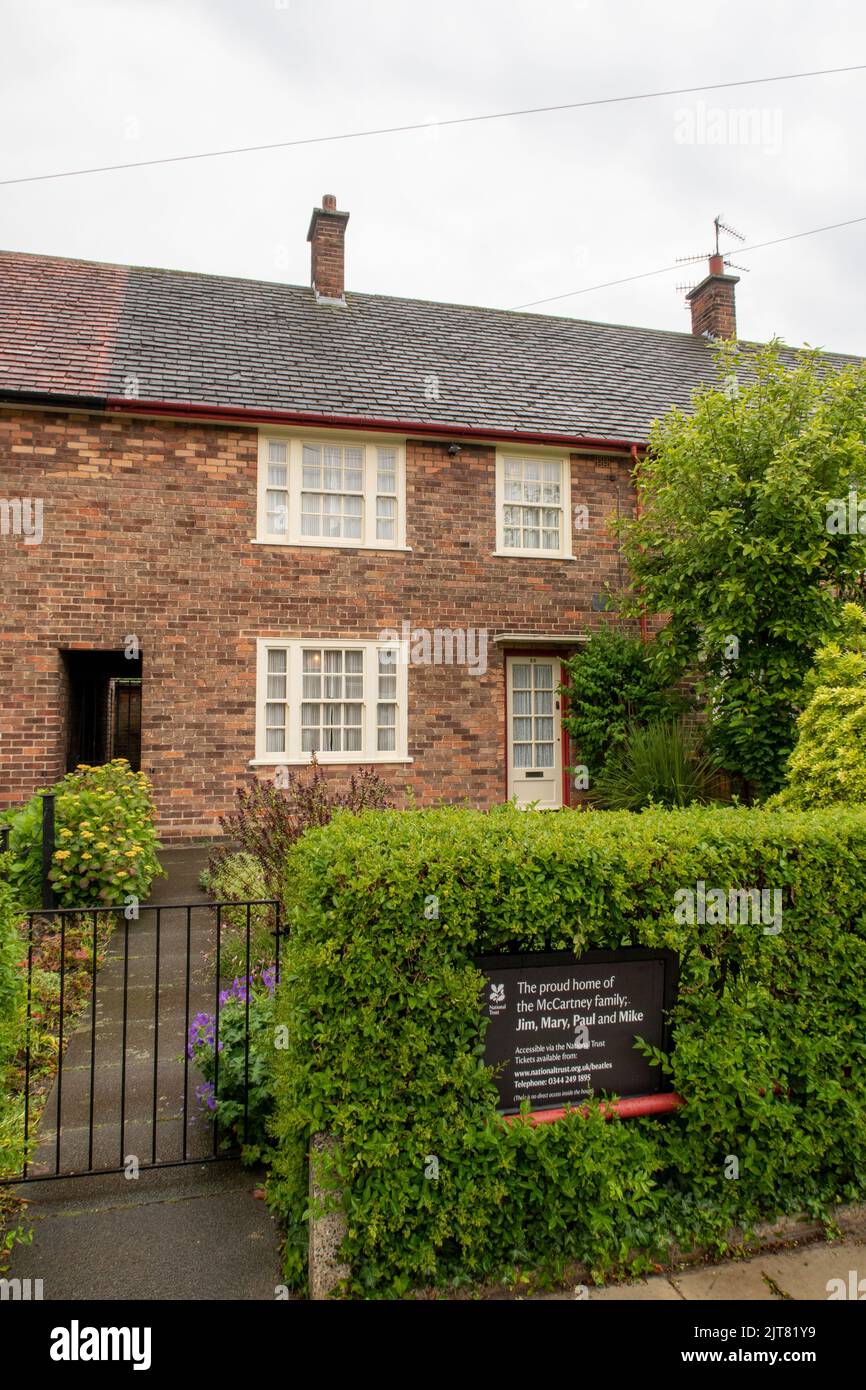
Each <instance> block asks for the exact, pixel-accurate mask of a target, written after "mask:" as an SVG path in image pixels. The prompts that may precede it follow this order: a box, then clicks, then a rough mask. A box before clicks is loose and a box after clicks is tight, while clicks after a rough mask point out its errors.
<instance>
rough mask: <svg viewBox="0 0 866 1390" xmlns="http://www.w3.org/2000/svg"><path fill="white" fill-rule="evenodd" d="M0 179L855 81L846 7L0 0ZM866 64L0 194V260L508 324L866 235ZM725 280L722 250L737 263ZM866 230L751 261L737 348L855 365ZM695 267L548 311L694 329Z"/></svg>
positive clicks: (746, 0)
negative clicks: (319, 292)
mask: <svg viewBox="0 0 866 1390" xmlns="http://www.w3.org/2000/svg"><path fill="white" fill-rule="evenodd" d="M0 15H2V32H0V52H2V73H3V81H2V90H0V178H15V177H23V176H26V175H29V174H41V173H50V172H54V171H56V170H63V169H69V168H78V167H82V166H88V165H93V164H106V163H118V162H123V161H130V160H139V159H148V158H155V157H160V156H165V155H176V154H186V153H194V152H196V151H200V150H209V149H218V148H221V147H225V146H232V145H244V144H254V143H263V142H267V141H277V140H288V139H293V138H300V137H306V136H316V135H328V134H332V133H337V132H342V131H353V130H362V129H365V128H370V127H375V126H381V125H395V124H402V123H409V122H415V121H429V120H437V119H448V118H450V117H455V116H469V115H475V114H480V113H484V112H494V111H503V110H509V109H513V108H515V107H527V106H542V105H548V104H553V103H559V102H574V101H583V100H589V99H592V98H597V97H608V96H624V95H628V94H630V93H635V92H646V91H653V90H657V89H660V88H676V87H686V86H691V85H698V84H704V83H713V82H725V81H734V80H736V79H738V78H750V77H763V76H770V75H774V74H781V73H793V72H799V71H804V70H807V69H814V68H830V67H842V66H846V65H850V64H856V63H858V62H866V42H864V37H866V33H864V31H866V6H864V5H863V4H862V0H850V3H844V0H822V3H821V4H815V3H814V0H789V2H788V3H786V2H785V0H724V3H718V2H717V0H700V3H697V0H670V3H665V0H652V3H649V4H648V3H646V0H643V2H642V3H641V0H533V2H532V3H530V0H522V2H521V3H515V0H437V3H436V4H425V5H419V4H411V3H406V0H403V3H399V0H371V2H370V3H366V2H365V0H168V3H161V0H93V3H76V0H0ZM864 97H866V71H864V72H860V73H851V74H846V75H841V76H832V77H816V78H806V79H803V80H800V81H796V82H778V83H774V84H771V85H767V86H759V87H743V88H739V89H733V90H730V91H722V92H716V93H713V92H708V93H704V94H698V95H694V96H680V97H670V98H661V99H658V100H652V101H639V102H632V103H625V104H621V105H615V106H602V107H598V108H595V109H590V110H582V111H565V112H556V113H550V114H544V115H533V116H522V117H515V118H513V119H508V120H501V121H493V122H489V123H485V122H482V123H479V124H475V125H467V126H456V127H452V128H450V129H444V130H440V131H436V132H421V133H408V134H398V135H388V136H382V137H377V138H372V139H364V140H353V141H346V142H337V143H333V144H320V145H313V146H310V147H307V148H300V149H289V150H276V151H271V152H263V153H257V154H248V155H240V156H235V157H230V158H222V159H209V160H202V161H200V162H193V163H186V164H180V165H168V166H164V167H159V168H148V169H133V170H128V171H124V172H120V173H108V174H98V175H92V176H90V177H81V178H72V179H60V180H56V181H50V182H45V183H30V184H22V185H19V186H13V187H3V188H0V247H3V248H4V249H7V250H17V251H36V252H46V253H51V254H56V255H62V256H72V257H83V258H86V259H93V260H104V261H116V262H122V263H129V264H136V265H153V266H168V267H174V268H178V269H184V270H196V271H209V272H216V273H220V274H227V275H237V276H245V277H250V278H254V279H264V280H284V281H287V282H290V283H294V284H308V283H309V247H308V245H307V242H306V232H307V226H308V222H309V215H310V211H311V208H312V207H313V205H314V204H315V203H318V202H319V201H320V199H321V195H322V194H323V193H325V192H328V193H335V194H336V196H337V200H338V206H339V207H340V208H344V209H347V210H348V211H349V212H350V213H351V220H350V222H349V227H348V232H347V288H348V289H349V290H364V291H368V292H373V293H384V294H393V295H401V296H406V297H410V298H420V299H439V300H446V301H452V302H457V303H471V304H483V305H491V306H494V307H500V308H510V307H513V306H516V305H521V304H524V303H525V302H527V301H530V300H538V299H542V298H546V297H548V296H553V295H559V294H562V293H563V292H565V291H569V290H575V289H579V288H581V287H583V286H591V285H595V284H597V283H598V282H602V281H607V280H613V279H618V278H620V277H623V276H628V275H636V274H639V273H641V272H643V271H651V270H654V269H656V268H657V267H661V266H666V265H669V264H671V263H672V262H673V261H675V260H676V258H677V257H678V256H686V255H689V254H693V253H699V252H705V251H707V250H709V248H710V245H711V242H712V220H713V217H714V215H715V214H716V213H719V212H721V213H723V214H724V216H725V219H726V220H727V221H728V222H729V223H731V224H732V225H733V226H734V227H735V228H737V229H738V230H739V231H741V232H743V233H745V235H746V238H747V244H748V245H751V244H753V243H758V242H765V241H769V240H772V239H773V238H775V237H782V236H786V235H790V234H791V233H795V232H802V231H807V230H809V229H810V228H813V227H819V226H823V225H824V224H826V223H832V222H839V221H844V220H845V219H847V218H853V217H857V216H864V215H866V192H864V191H863V190H864V184H866V179H864V172H866V171H864V149H866V137H864V121H863V115H864V106H866V102H864ZM727 244H728V245H729V246H730V247H731V248H732V250H733V258H734V259H735V260H736V259H738V257H737V254H736V250H735V249H734V248H735V246H736V243H735V242H733V241H729V242H728V243H727ZM864 244H866V222H864V223H863V224H861V225H860V226H854V227H849V228H845V229H843V230H839V231H833V232H827V233H824V234H823V235H820V236H815V237H809V238H806V239H804V240H801V241H795V242H792V243H788V244H787V245H782V246H776V247H772V248H769V249H766V250H760V251H755V252H754V253H753V254H749V255H744V256H743V264H744V265H748V267H749V272H748V273H742V278H741V283H740V285H739V286H738V287H737V309H738V326H739V331H740V336H741V337H744V338H750V339H758V340H761V339H766V338H768V337H771V336H772V335H774V334H777V335H779V336H781V337H783V338H784V339H785V340H786V341H787V342H789V343H795V344H800V343H803V342H808V343H812V344H815V345H817V346H821V347H827V348H833V349H836V350H838V351H843V352H852V353H862V352H866V328H864V326H863V324H862V322H861V320H862V318H863V300H864V288H866V269H864V267H866V256H864ZM701 273H702V272H701V267H691V266H686V267H683V268H682V269H681V270H680V272H679V273H677V272H673V273H669V274H664V275H659V276H656V277H654V278H652V279H647V280H643V281H638V282H636V283H634V284H629V285H620V286H617V287H612V288H607V289H601V290H595V291H593V292H592V293H587V294H579V295H576V296H573V297H571V298H564V299H558V300H557V301H556V302H554V303H552V304H549V305H545V306H544V308H543V310H542V312H545V313H559V314H567V315H570V316H574V317H577V318H585V319H596V320H601V321H605V322H612V323H630V324H641V325H645V326H648V327H655V328H669V329H678V330H683V331H685V330H687V328H688V322H689V320H688V312H687V309H686V308H685V303H684V298H683V294H682V293H681V292H679V293H678V292H677V290H676V288H675V287H676V285H677V284H678V283H682V282H691V283H694V282H695V281H696V280H697V279H699V278H700V275H701Z"/></svg>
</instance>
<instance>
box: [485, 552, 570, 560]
mask: <svg viewBox="0 0 866 1390" xmlns="http://www.w3.org/2000/svg"><path fill="white" fill-rule="evenodd" d="M490 554H491V555H492V556H494V558H495V559H497V560H567V561H574V560H577V556H576V555H557V554H556V553H555V552H553V551H550V550H491V552H490Z"/></svg>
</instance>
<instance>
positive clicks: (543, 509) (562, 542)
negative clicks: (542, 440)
mask: <svg viewBox="0 0 866 1390" xmlns="http://www.w3.org/2000/svg"><path fill="white" fill-rule="evenodd" d="M496 551H497V554H500V555H533V556H538V555H540V556H543V557H545V558H546V559H548V560H551V559H563V558H566V559H570V558H571V555H572V548H571V487H570V470H569V461H568V456H567V455H559V456H558V455H551V454H538V455H536V454H523V453H516V452H515V453H512V452H511V451H505V450H502V451H499V452H497V455H496Z"/></svg>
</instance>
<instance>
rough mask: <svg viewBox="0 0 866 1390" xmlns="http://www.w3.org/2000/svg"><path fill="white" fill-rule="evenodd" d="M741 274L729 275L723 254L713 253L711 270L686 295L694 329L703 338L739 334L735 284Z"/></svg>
mask: <svg viewBox="0 0 866 1390" xmlns="http://www.w3.org/2000/svg"><path fill="white" fill-rule="evenodd" d="M739 283H740V277H739V275H726V274H725V262H724V259H723V257H722V256H720V255H714V256H710V273H709V275H708V276H707V277H706V279H704V280H702V281H701V283H700V284H699V285H695V288H694V289H693V290H690V291H689V293H688V294H687V295H686V299H687V300H688V301H689V305H690V307H691V311H692V332H693V333H694V334H695V335H696V336H697V337H699V338H736V336H737V312H736V305H735V303H734V285H738V284H739Z"/></svg>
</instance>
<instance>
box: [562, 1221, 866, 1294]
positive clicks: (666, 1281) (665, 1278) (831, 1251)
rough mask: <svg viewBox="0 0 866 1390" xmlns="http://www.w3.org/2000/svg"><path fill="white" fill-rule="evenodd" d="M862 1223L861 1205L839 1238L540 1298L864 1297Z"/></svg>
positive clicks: (865, 1267)
mask: <svg viewBox="0 0 866 1390" xmlns="http://www.w3.org/2000/svg"><path fill="white" fill-rule="evenodd" d="M863 1224H864V1223H863V1209H862V1208H861V1209H859V1212H858V1217H857V1221H856V1225H857V1228H858V1233H857V1234H852V1235H847V1236H844V1237H843V1238H841V1239H838V1240H833V1241H828V1240H826V1239H817V1240H814V1241H812V1242H810V1243H809V1244H805V1245H801V1244H798V1245H797V1246H796V1247H795V1248H778V1247H777V1248H772V1249H769V1250H765V1251H761V1252H759V1253H758V1254H755V1255H752V1256H751V1257H749V1258H748V1259H728V1260H725V1261H724V1262H723V1263H720V1264H715V1265H706V1264H704V1265H701V1266H700V1267H694V1268H689V1269H682V1270H679V1271H677V1272H675V1273H672V1272H667V1273H665V1274H659V1275H654V1276H653V1277H652V1278H650V1279H640V1280H637V1281H635V1282H633V1283H628V1284H608V1285H605V1286H604V1287H603V1288H593V1287H591V1286H590V1287H587V1286H586V1285H583V1284H579V1285H576V1286H575V1287H574V1288H573V1289H570V1290H568V1291H563V1292H560V1293H555V1294H544V1295H541V1299H542V1300H543V1301H547V1302H563V1301H568V1300H571V1299H580V1300H582V1301H588V1302H590V1303H598V1302H604V1303H610V1302H641V1303H643V1302H662V1303H679V1302H685V1303H706V1302H711V1301H715V1300H724V1299H730V1300H732V1301H734V1302H737V1303H782V1302H789V1301H793V1302H810V1301H819V1302H827V1301H828V1300H829V1299H831V1297H832V1298H833V1299H835V1300H840V1299H860V1300H863V1299H866V1240H864V1236H863V1234H862V1231H863Z"/></svg>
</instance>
